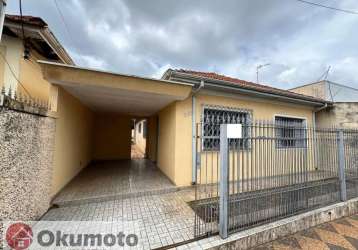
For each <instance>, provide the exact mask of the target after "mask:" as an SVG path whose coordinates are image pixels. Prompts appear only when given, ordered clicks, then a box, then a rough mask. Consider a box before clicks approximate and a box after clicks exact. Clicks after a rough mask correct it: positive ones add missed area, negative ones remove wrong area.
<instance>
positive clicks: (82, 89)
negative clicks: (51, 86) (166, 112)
mask: <svg viewBox="0 0 358 250" xmlns="http://www.w3.org/2000/svg"><path fill="white" fill-rule="evenodd" d="M63 88H64V89H65V90H67V91H68V92H69V93H70V94H72V95H73V96H75V97H77V98H78V99H79V100H80V101H81V102H82V103H83V104H85V105H86V106H88V107H89V108H90V109H91V110H93V111H95V112H110V113H123V114H129V115H134V116H148V115H152V114H154V113H156V112H157V111H159V110H161V109H162V108H164V107H165V106H167V105H169V104H170V103H171V102H173V101H175V100H177V98H175V96H170V95H161V94H155V93H147V92H139V91H130V90H123V89H113V88H105V87H97V86H73V85H72V86H70V85H63Z"/></svg>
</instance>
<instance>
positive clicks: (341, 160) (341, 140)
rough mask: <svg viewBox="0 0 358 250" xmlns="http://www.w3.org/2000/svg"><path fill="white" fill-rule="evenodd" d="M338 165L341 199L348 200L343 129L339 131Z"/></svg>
mask: <svg viewBox="0 0 358 250" xmlns="http://www.w3.org/2000/svg"><path fill="white" fill-rule="evenodd" d="M338 143H339V144H338V162H339V164H338V167H339V172H338V173H339V182H340V187H341V201H346V200H347V188H346V176H345V171H344V168H345V159H344V137H343V130H339V132H338Z"/></svg>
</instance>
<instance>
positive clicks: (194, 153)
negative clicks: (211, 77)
mask: <svg viewBox="0 0 358 250" xmlns="http://www.w3.org/2000/svg"><path fill="white" fill-rule="evenodd" d="M204 85H205V83H204V80H201V81H200V86H199V87H198V88H197V89H193V90H192V96H191V120H192V127H191V133H192V175H191V176H192V179H191V184H192V185H195V184H196V177H197V171H196V170H197V169H196V167H197V148H196V139H197V138H196V137H197V134H196V94H197V93H198V92H199V91H200V90H201V89H202V88H203V87H204Z"/></svg>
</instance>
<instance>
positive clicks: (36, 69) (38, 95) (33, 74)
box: [20, 51, 50, 101]
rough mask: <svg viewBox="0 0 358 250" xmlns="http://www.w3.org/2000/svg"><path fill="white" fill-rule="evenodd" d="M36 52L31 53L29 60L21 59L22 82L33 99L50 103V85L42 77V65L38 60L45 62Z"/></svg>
mask: <svg viewBox="0 0 358 250" xmlns="http://www.w3.org/2000/svg"><path fill="white" fill-rule="evenodd" d="M44 59H45V58H43V57H41V56H40V55H39V54H37V53H36V51H31V56H30V59H29V60H25V59H24V58H23V57H21V58H20V81H21V83H22V86H23V88H25V89H26V90H27V91H28V92H29V93H30V94H31V97H33V98H35V99H36V100H37V99H39V100H41V101H48V98H49V92H50V83H49V82H47V81H46V80H45V79H43V77H42V72H41V68H40V65H39V64H38V63H37V62H36V61H37V60H44Z"/></svg>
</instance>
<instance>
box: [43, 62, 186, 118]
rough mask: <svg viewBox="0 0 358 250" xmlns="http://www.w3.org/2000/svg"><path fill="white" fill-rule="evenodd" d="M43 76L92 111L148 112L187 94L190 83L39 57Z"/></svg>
mask: <svg viewBox="0 0 358 250" xmlns="http://www.w3.org/2000/svg"><path fill="white" fill-rule="evenodd" d="M39 63H40V65H41V68H42V72H43V76H44V78H45V79H46V80H48V81H49V82H51V83H53V84H55V85H60V86H61V87H63V88H64V89H65V90H66V91H67V92H69V93H70V94H71V95H73V96H75V97H76V98H78V99H79V100H80V101H81V102H82V103H83V104H84V105H86V106H88V107H89V108H90V109H91V110H93V111H95V112H110V113H121V114H128V115H133V116H150V115H152V114H155V113H156V112H158V111H160V110H161V109H163V108H164V107H165V106H167V105H169V104H170V103H172V102H174V101H178V100H184V99H186V98H188V97H189V95H190V93H191V89H192V85H191V84H185V83H184V84H183V83H178V82H173V81H164V80H157V79H151V78H144V77H138V76H129V75H123V74H116V73H112V72H104V71H99V70H93V69H87V68H80V67H76V66H71V65H64V64H58V63H52V62H44V61H39Z"/></svg>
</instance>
